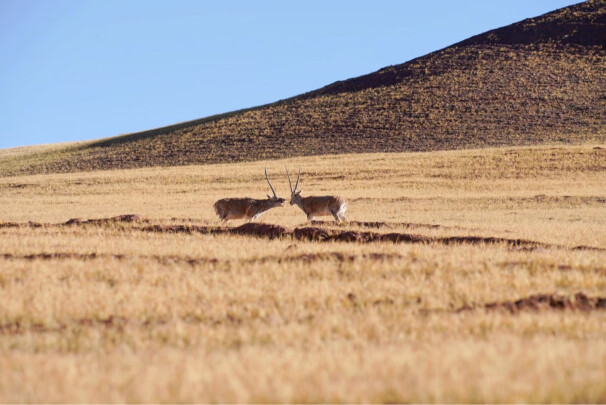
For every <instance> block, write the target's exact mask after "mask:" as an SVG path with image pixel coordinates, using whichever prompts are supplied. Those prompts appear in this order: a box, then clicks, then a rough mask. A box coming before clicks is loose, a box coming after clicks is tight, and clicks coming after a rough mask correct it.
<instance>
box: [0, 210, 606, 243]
mask: <svg viewBox="0 0 606 405" xmlns="http://www.w3.org/2000/svg"><path fill="white" fill-rule="evenodd" d="M115 224H128V225H129V226H130V228H129V229H133V230H138V231H141V232H156V233H187V234H193V233H199V234H213V235H215V234H232V235H245V236H254V237H259V238H267V239H270V240H271V239H276V238H292V239H295V240H302V241H316V242H356V243H374V242H392V243H413V244H414V243H422V244H429V243H440V244H444V245H457V244H471V245H479V244H489V245H495V244H503V245H506V246H509V247H510V248H517V249H526V250H534V249H570V250H591V251H606V249H604V248H599V247H593V246H575V247H566V246H562V245H555V244H549V243H544V242H538V241H533V240H527V239H510V238H501V237H494V236H488V237H486V236H469V235H467V236H465V235H464V236H427V235H420V234H411V233H398V232H391V233H379V232H372V231H353V230H341V229H329V228H322V227H317V226H303V227H296V228H294V229H292V228H288V227H285V226H281V225H275V224H266V223H257V222H249V223H245V224H243V225H240V226H237V227H234V228H230V227H227V226H206V225H193V224H181V225H178V224H177V225H164V224H152V223H151V221H150V220H149V219H144V218H141V217H140V216H139V215H136V214H126V215H118V216H115V217H110V218H97V219H89V220H82V219H78V218H74V219H70V220H68V221H66V222H64V223H59V224H40V223H35V222H27V223H15V222H6V223H0V229H1V228H14V227H33V228H39V227H57V226H58V227H73V226H110V225H115ZM139 225H143V226H139Z"/></svg>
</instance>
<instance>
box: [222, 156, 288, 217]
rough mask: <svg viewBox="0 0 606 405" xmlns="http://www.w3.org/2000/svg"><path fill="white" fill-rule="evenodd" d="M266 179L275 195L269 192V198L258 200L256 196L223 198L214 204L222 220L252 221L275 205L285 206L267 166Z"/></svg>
mask: <svg viewBox="0 0 606 405" xmlns="http://www.w3.org/2000/svg"><path fill="white" fill-rule="evenodd" d="M265 179H266V180H267V183H269V188H271V191H272V192H273V193H274V195H273V197H270V195H269V194H267V200H257V199H255V198H223V199H221V200H219V201H217V202H216V203H215V205H214V207H215V212H216V213H217V215H218V216H219V219H220V220H221V222H224V223H227V222H228V221H229V220H230V219H240V218H245V219H247V220H248V222H251V221H253V220H255V219H257V218H259V217H260V216H261V215H262V214H263V213H265V212H266V211H269V210H270V209H272V208H275V207H282V206H284V201H286V200H284V198H280V197H278V195H277V194H276V190H274V188H273V186H272V185H271V182H270V181H269V177H268V176H267V167H266V168H265Z"/></svg>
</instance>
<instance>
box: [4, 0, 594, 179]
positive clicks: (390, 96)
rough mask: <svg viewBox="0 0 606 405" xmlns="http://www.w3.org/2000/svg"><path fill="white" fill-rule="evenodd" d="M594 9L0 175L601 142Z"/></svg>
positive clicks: (30, 159)
mask: <svg viewBox="0 0 606 405" xmlns="http://www.w3.org/2000/svg"><path fill="white" fill-rule="evenodd" d="M605 89H606V0H591V1H588V2H585V3H581V4H577V5H574V6H571V7H567V8H563V9H560V10H556V11H554V12H551V13H548V14H545V15H543V16H540V17H537V18H531V19H527V20H524V21H521V22H519V23H516V24H512V25H509V26H506V27H503V28H499V29H495V30H492V31H489V32H486V33H484V34H481V35H477V36H474V37H471V38H469V39H467V40H465V41H462V42H459V43H457V44H454V45H452V46H450V47H448V48H445V49H442V50H439V51H436V52H433V53H430V54H428V55H426V56H423V57H420V58H417V59H414V60H412V61H409V62H407V63H404V64H401V65H396V66H390V67H386V68H384V69H381V70H379V71H377V72H374V73H371V74H368V75H364V76H361V77H358V78H353V79H349V80H345V81H341V82H336V83H333V84H331V85H329V86H326V87H324V88H321V89H319V90H316V91H312V92H309V93H305V94H302V95H300V96H297V97H294V98H291V99H288V100H282V101H279V102H276V103H274V104H270V105H266V106H261V107H257V108H253V109H248V110H242V111H236V112H232V113H227V114H224V115H219V116H214V117H208V118H204V119H200V120H196V121H191V122H186V123H182V124H177V125H173V126H169V127H165V128H160V129H155V130H151V131H145V132H141V133H136V134H129V135H125V136H120V137H115V138H109V139H103V140H99V141H94V142H90V143H85V144H78V145H76V146H73V147H63V148H58V149H54V150H47V151H45V152H41V153H40V152H37V153H30V154H26V155H19V156H15V155H14V154H13V155H5V156H3V157H2V156H0V175H16V174H29V173H52V172H70V171H83V170H98V169H118V168H121V169H123V168H135V167H145V166H158V165H163V166H172V165H185V164H197V163H218V162H235V161H248V160H258V159H274V158H282V157H294V156H308V155H320V154H332V153H364V152H401V151H429V150H445V149H465V148H478V147H492V146H504V145H509V146H513V145H533V144H544V143H581V142H588V141H591V142H600V143H601V142H604V141H606V95H605V94H606V93H605V91H604V90H605Z"/></svg>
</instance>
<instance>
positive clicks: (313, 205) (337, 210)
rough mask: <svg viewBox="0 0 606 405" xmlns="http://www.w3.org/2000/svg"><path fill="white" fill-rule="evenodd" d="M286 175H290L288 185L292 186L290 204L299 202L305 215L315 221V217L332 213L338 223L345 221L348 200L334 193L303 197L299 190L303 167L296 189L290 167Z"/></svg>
mask: <svg viewBox="0 0 606 405" xmlns="http://www.w3.org/2000/svg"><path fill="white" fill-rule="evenodd" d="M285 169H286V167H285ZM286 175H287V176H288V185H289V186H290V205H295V204H297V206H298V207H299V208H301V209H302V210H303V212H304V213H305V215H307V219H308V220H310V221H313V220H314V218H315V217H319V216H326V215H332V216H333V217H335V220H336V221H337V222H338V223H341V221H345V210H346V209H347V201H345V200H344V199H343V198H341V197H337V196H333V195H324V196H309V197H301V190H298V191H297V187H299V180H300V179H301V168H300V167H299V176H298V177H297V183H296V184H295V188H294V189H293V188H292V183H291V181H290V174H288V169H286Z"/></svg>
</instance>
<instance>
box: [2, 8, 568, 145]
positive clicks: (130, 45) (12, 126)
mask: <svg viewBox="0 0 606 405" xmlns="http://www.w3.org/2000/svg"><path fill="white" fill-rule="evenodd" d="M577 2H578V1H570V0H507V1H492V0H468V1H464V0H461V1H456V0H433V1H413V0H409V1H404V0H398V1H380V0H379V1H370V0H369V1H364V2H362V1H355V0H342V1H320V0H311V1H298V2H295V1H277V0H276V1H219V0H217V1H213V2H211V1H202V0H197V1H179V0H176V1H170V0H165V1H156V0H140V1H135V0H121V1H118V0H98V1H92V0H90V1H87V0H73V1H72V0H35V1H34V0H0V148H6V147H12V146H19V145H33V144H41V143H53V142H64V141H74V140H86V139H96V138H104V137H109V136H115V135H119V134H123V133H129V132H136V131H140V130H145V129H150V128H156V127H160V126H165V125H170V124H174V123H177V122H182V121H188V120H192V119H196V118H202V117H205V116H208V115H212V114H217V113H222V112H227V111H232V110H237V109H241V108H246V107H251V106H255V105H260V104H265V103H269V102H272V101H277V100H280V99H284V98H287V97H291V96H294V95H297V94H300V93H303V92H306V91H310V90H314V89H317V88H319V87H322V86H324V85H327V84H329V83H332V82H334V81H337V80H343V79H347V78H350V77H355V76H359V75H362V74H366V73H370V72H373V71H375V70H378V69H380V68H382V67H385V66H388V65H394V64H399V63H403V62H406V61H408V60H410V59H412V58H415V57H418V56H421V55H424V54H427V53H429V52H432V51H434V50H437V49H440V48H443V47H445V46H448V45H450V44H453V43H455V42H458V41H460V40H463V39H465V38H467V37H469V36H472V35H475V34H479V33H482V32H484V31H487V30H489V29H492V28H497V27H501V26H504V25H507V24H510V23H513V22H516V21H519V20H522V19H524V18H528V17H533V16H537V15H540V14H543V13H545V12H548V11H551V10H554V9H557V8H560V7H564V6H567V5H570V4H574V3H577Z"/></svg>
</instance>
